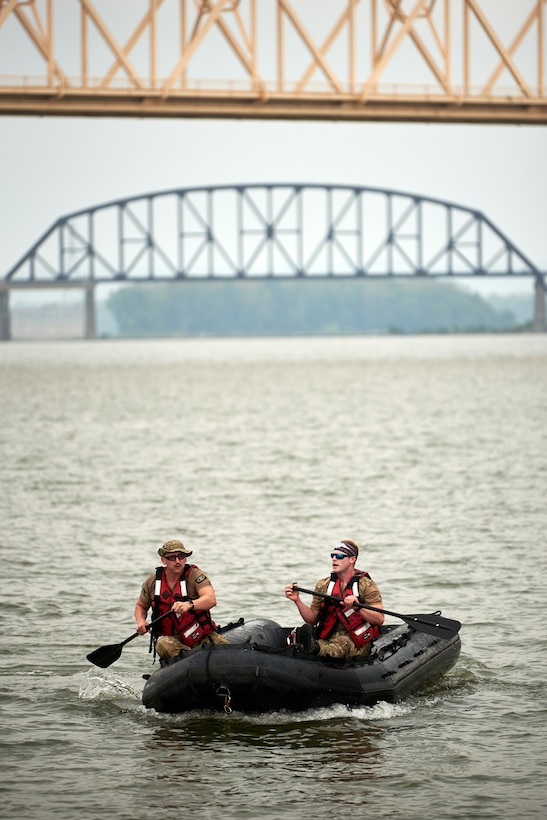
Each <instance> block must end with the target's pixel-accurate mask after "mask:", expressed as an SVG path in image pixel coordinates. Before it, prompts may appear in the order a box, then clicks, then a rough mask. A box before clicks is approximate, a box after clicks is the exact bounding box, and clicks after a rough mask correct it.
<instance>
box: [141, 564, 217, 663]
mask: <svg viewBox="0 0 547 820" xmlns="http://www.w3.org/2000/svg"><path fill="white" fill-rule="evenodd" d="M193 566H194V564H187V565H186V566H185V568H184V571H183V573H182V575H181V578H180V581H179V583H178V584H177V586H176V587H175V589H174V590H172V589H171V588H170V587H169V585H168V583H167V580H166V578H165V572H164V569H163V567H157V568H156V586H155V589H154V600H153V602H152V610H153V613H154V618H159V616H160V615H163V614H164V613H165V612H169V610H170V609H171V607H172V606H173V604H174V603H175V601H191V600H192V599H191V598H190V596H189V595H188V590H187V588H186V577H187V575H188V572H189V571H190V570H191V569H192V567H193ZM215 629H216V625H215V624H214V622H213V621H212V619H211V616H210V614H209V612H208V611H206V610H203V609H202V610H200V611H199V612H193V611H192V610H190V611H189V612H184V613H183V614H182V615H175V613H174V612H173V614H172V615H171V616H170V617H169V618H164V619H163V621H161V623H159V624H158V632H157V634H156V635H155V637H156V638H157V637H159V635H177V636H178V637H179V638H180V639H181V641H182V642H183V643H184V644H185V645H186V646H189V647H192V646H196V645H197V644H198V643H199V642H200V641H201V640H202V639H203V638H205V636H206V635H209V634H210V633H211V632H214V630H215Z"/></svg>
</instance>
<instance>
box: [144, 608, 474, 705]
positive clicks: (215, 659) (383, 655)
mask: <svg viewBox="0 0 547 820" xmlns="http://www.w3.org/2000/svg"><path fill="white" fill-rule="evenodd" d="M417 617H418V616H417ZM424 617H425V616H424ZM291 631H292V628H291V627H282V626H280V625H279V624H277V623H276V622H275V621H272V620H269V619H266V618H256V619H253V620H250V621H249V622H248V623H245V622H244V621H243V619H241V620H240V621H238V622H237V623H235V624H230V625H229V626H227V627H225V628H224V629H222V630H221V632H222V633H223V634H224V636H225V637H226V639H227V640H228V641H229V642H230V643H228V644H202V645H201V646H198V647H195V648H194V649H192V650H189V651H186V652H184V653H182V655H180V656H178V657H176V658H169V659H168V660H163V661H162V665H161V667H160V668H159V669H157V670H156V671H155V672H153V673H152V674H151V675H149V676H148V675H146V676H145V678H147V681H146V684H145V686H144V689H143V693H142V702H143V704H144V706H146V707H147V708H150V709H155V710H156V711H157V712H167V713H179V712H188V711H191V710H194V709H199V710H214V711H218V712H222V711H224V712H226V713H227V714H229V713H230V712H232V711H237V712H247V713H258V712H271V711H282V710H286V711H304V710H306V709H313V708H317V707H324V706H332V705H334V704H345V705H346V706H348V707H352V706H372V705H373V704H375V703H377V702H378V701H386V702H388V703H394V702H397V701H399V700H401V699H403V698H405V697H407V696H408V695H410V694H412V693H413V692H415V691H416V690H418V689H419V688H420V687H421V686H423V685H424V684H425V683H426V682H428V681H430V680H431V679H432V678H435V677H437V676H439V675H442V674H444V673H446V672H447V671H448V670H449V669H450V668H451V667H452V666H454V664H455V663H456V661H457V659H458V656H459V654H460V648H461V642H460V638H459V635H458V634H457V632H454V631H451V632H448V633H447V635H446V636H443V635H432V634H428V633H427V632H424V631H422V630H419V629H415V628H414V627H413V626H411V625H409V624H408V623H405V624H403V625H388V626H383V627H382V628H381V635H380V637H378V638H376V640H375V641H374V644H373V647H372V650H371V653H370V655H369V656H368V657H364V658H359V657H356V658H346V659H343V660H340V659H333V658H328V657H319V656H312V655H307V654H304V653H303V652H302V651H301V650H300V649H299V648H298V647H295V646H291V645H289V643H288V638H289V635H290V633H291ZM437 631H441V630H437Z"/></svg>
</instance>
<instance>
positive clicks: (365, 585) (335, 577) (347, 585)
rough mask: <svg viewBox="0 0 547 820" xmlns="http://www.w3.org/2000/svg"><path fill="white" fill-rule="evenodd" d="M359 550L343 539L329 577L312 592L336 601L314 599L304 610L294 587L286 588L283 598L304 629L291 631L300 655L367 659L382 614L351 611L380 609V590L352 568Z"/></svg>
mask: <svg viewBox="0 0 547 820" xmlns="http://www.w3.org/2000/svg"><path fill="white" fill-rule="evenodd" d="M358 556H359V547H358V546H357V544H356V543H355V541H351V540H350V539H349V538H344V539H343V540H342V541H340V542H339V543H338V544H336V546H335V547H334V548H333V550H332V552H331V554H330V557H331V561H332V573H331V574H330V576H328V577H327V578H322V579H321V580H320V581H318V582H317V584H316V585H315V591H316V592H319V593H321V594H322V595H332V596H333V597H335V598H338V599H340V603H339V602H338V601H333V600H330V599H326V598H320V597H318V596H314V597H313V598H312V602H311V606H307V604H305V603H304V602H303V601H302V600H301V599H300V595H299V593H298V592H297V590H295V589H294V587H295V586H298V584H297V583H294V584H292V583H291V584H287V586H286V587H285V596H286V597H287V598H288V599H289V600H290V601H294V603H295V604H296V606H297V607H298V611H299V613H300V615H301V616H302V619H303V620H304V621H305V622H306V623H305V624H304V626H300V627H298V628H297V629H296V630H294V633H295V642H296V644H297V645H298V646H300V648H301V649H302V650H303V651H304V652H308V653H310V654H312V655H328V656H329V657H331V658H348V657H352V656H354V655H368V654H369V652H370V648H371V644H372V641H373V640H374V638H376V637H378V635H379V634H380V626H381V625H382V624H383V622H384V615H383V613H382V612H374V611H373V610H370V609H360V608H354V606H353V605H354V604H357V603H361V604H370V606H374V607H377V608H379V609H381V608H382V597H381V595H380V590H379V589H378V587H377V586H376V584H375V583H374V581H373V580H372V578H371V577H370V575H369V574H368V572H363V571H362V570H359V569H357V568H356V566H355V563H356V561H357V558H358Z"/></svg>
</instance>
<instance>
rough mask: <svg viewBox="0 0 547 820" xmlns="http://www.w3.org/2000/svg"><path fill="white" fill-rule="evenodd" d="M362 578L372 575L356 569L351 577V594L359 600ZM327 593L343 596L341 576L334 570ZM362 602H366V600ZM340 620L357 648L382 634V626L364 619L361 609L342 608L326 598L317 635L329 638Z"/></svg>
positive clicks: (322, 604)
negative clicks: (360, 580)
mask: <svg viewBox="0 0 547 820" xmlns="http://www.w3.org/2000/svg"><path fill="white" fill-rule="evenodd" d="M360 578H370V575H369V574H368V572H362V571H361V570H356V571H355V575H354V576H353V578H352V579H351V594H352V595H355V597H356V598H357V600H360V598H359V579H360ZM346 592H347V590H346ZM327 595H333V596H336V597H337V598H340V599H341V598H342V585H341V583H340V578H339V577H338V576H337V575H336V573H334V572H333V573H332V575H331V577H330V581H329V585H328V587H327ZM361 603H364V601H362V602H361ZM338 622H339V623H341V624H342V626H343V627H344V629H345V630H346V632H347V633H348V635H349V636H350V638H351V639H352V641H353V643H354V644H355V646H356V647H357V649H361V647H363V646H365V645H366V644H367V643H370V642H371V641H373V640H374V638H377V637H378V636H379V634H380V627H379V626H377V625H376V624H370V623H368V621H363V618H362V617H361V614H360V611H359V610H355V609H354V608H353V607H352V606H350V607H346V608H342V607H340V604H337V603H336V602H335V601H330V600H328V599H326V598H324V599H323V601H322V603H321V608H320V610H319V631H318V635H317V636H318V637H319V638H323V639H326V638H328V637H329V635H330V634H331V632H332V630H333V629H334V627H335V626H336V624H337V623H338Z"/></svg>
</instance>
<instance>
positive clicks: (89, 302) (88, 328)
mask: <svg viewBox="0 0 547 820" xmlns="http://www.w3.org/2000/svg"><path fill="white" fill-rule="evenodd" d="M85 338H86V339H96V338H97V322H96V317H95V285H94V283H93V282H87V283H86V286H85Z"/></svg>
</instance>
